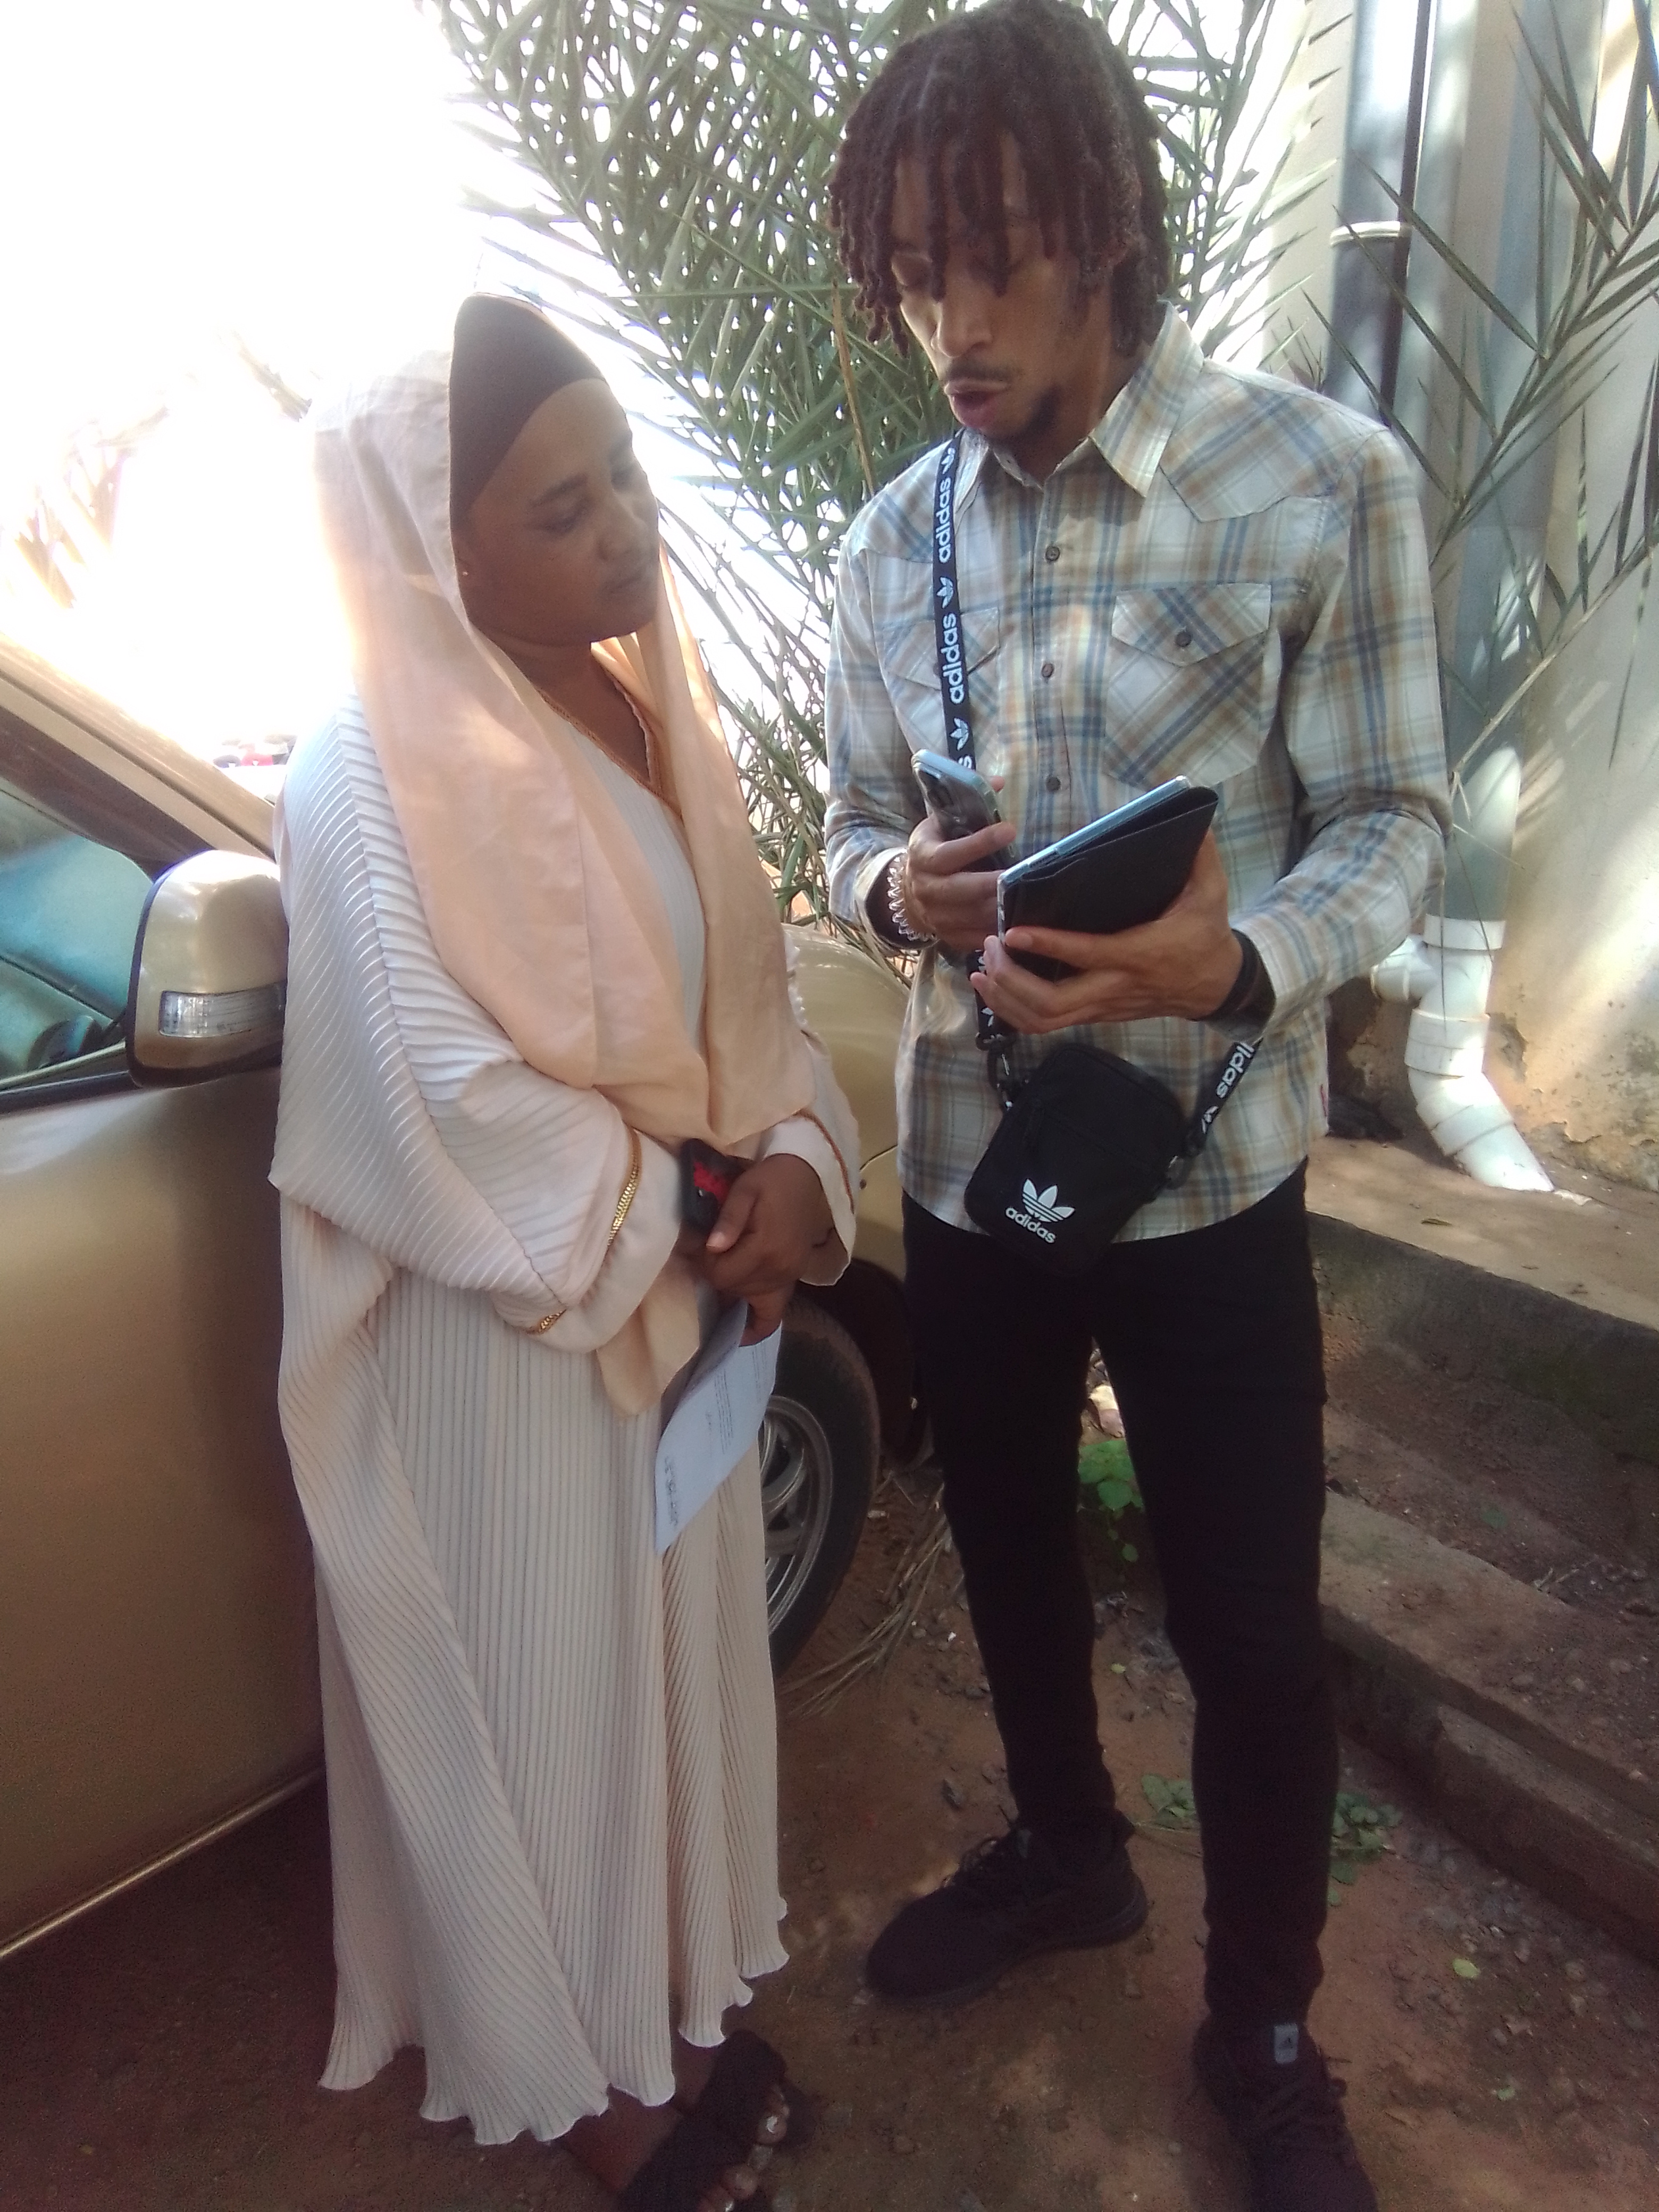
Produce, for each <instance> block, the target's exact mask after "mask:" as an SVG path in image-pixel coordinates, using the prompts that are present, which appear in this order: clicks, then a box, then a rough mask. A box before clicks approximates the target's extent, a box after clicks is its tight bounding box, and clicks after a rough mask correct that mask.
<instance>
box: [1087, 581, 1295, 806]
mask: <svg viewBox="0 0 1659 2212" xmlns="http://www.w3.org/2000/svg"><path fill="white" fill-rule="evenodd" d="M1279 662H1280V653H1279V632H1278V631H1277V630H1276V629H1274V628H1273V587H1272V586H1271V585H1269V584H1188V585H1171V586H1166V587H1164V588H1160V589H1152V590H1145V591H1131V592H1119V593H1118V594H1117V597H1116V599H1115V600H1114V602H1113V605H1112V641H1111V649H1110V651H1109V654H1108V657H1107V663H1106V732H1105V734H1106V742H1107V746H1108V750H1109V751H1110V752H1111V753H1112V754H1113V755H1114V756H1115V757H1116V759H1117V763H1118V765H1119V771H1120V773H1121V774H1122V775H1124V779H1125V781H1130V782H1133V783H1137V784H1145V785H1150V784H1153V783H1158V782H1159V781H1162V780H1163V779H1164V778H1165V777H1166V776H1171V775H1187V776H1190V777H1191V778H1192V780H1193V781H1194V783H1220V782H1222V781H1225V779H1226V778H1227V777H1228V776H1231V775H1241V774H1242V773H1243V770H1244V769H1248V768H1249V766H1250V764H1251V763H1252V762H1253V761H1254V760H1255V757H1256V755H1257V754H1258V753H1259V752H1260V751H1261V747H1262V745H1263V744H1264V743H1265V742H1266V740H1267V732H1269V730H1271V729H1272V727H1273V714H1274V712H1275V707H1276V702H1277V699H1278V692H1279Z"/></svg>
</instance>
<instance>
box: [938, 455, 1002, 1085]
mask: <svg viewBox="0 0 1659 2212" xmlns="http://www.w3.org/2000/svg"><path fill="white" fill-rule="evenodd" d="M961 462H962V433H961V431H960V430H958V431H957V434H956V435H955V437H953V438H952V439H951V441H950V443H949V444H948V445H947V446H946V447H945V450H944V452H943V453H941V454H940V455H939V474H938V476H937V477H935V478H934V480H933V645H934V650H935V653H936V654H937V657H938V661H939V701H940V704H941V705H942V706H943V708H944V709H945V751H946V752H947V753H948V754H949V755H950V757H951V759H952V760H953V761H960V762H962V763H963V766H964V767H967V768H972V766H973V765H974V716H973V709H972V708H970V707H969V704H968V652H967V644H966V641H965V640H964V638H963V633H962V594H961V592H960V591H959V590H958V589H957V471H958V470H959V468H960V465H961ZM982 964H983V963H982V962H981V959H980V956H979V954H978V953H977V952H972V953H969V956H968V973H969V975H976V974H977V973H978V972H979V969H980V968H981V966H982ZM969 989H970V990H972V989H973V986H972V984H971V983H970V984H969ZM974 1010H975V1027H974V1041H975V1043H976V1044H977V1045H978V1047H979V1048H980V1050H981V1052H982V1053H985V1054H987V1055H988V1058H987V1063H986V1064H987V1068H988V1069H989V1071H990V1076H991V1080H992V1082H993V1083H994V1084H995V1085H997V1086H998V1088H999V1089H1000V1088H1001V1078H1000V1076H999V1074H998V1073H997V1070H998V1066H999V1063H1000V1060H1001V1059H1002V1058H1003V1056H1004V1055H1006V1053H1007V1051H1008V1048H1009V1047H1010V1046H1011V1045H1012V1042H1013V1033H1012V1030H1009V1029H1008V1028H1007V1027H1006V1024H1004V1023H1003V1021H1002V1020H1001V1018H1000V1016H998V1015H996V1014H994V1013H993V1012H992V1011H991V1009H990V1007H989V1006H987V1004H986V1003H985V1000H983V999H981V997H980V995H979V994H978V992H977V991H975V992H974Z"/></svg>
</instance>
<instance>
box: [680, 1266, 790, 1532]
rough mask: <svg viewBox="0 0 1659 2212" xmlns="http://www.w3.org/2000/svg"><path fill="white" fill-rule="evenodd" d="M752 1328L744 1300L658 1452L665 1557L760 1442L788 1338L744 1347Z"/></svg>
mask: <svg viewBox="0 0 1659 2212" xmlns="http://www.w3.org/2000/svg"><path fill="white" fill-rule="evenodd" d="M748 1322H749V1308H748V1306H747V1305H746V1304H744V1301H743V1300H742V1299H739V1300H738V1303H737V1304H736V1305H734V1306H728V1307H727V1308H726V1311H725V1312H724V1313H723V1314H722V1315H721V1316H720V1322H719V1324H718V1326H717V1327H716V1328H715V1330H714V1334H713V1335H712V1336H711V1337H710V1338H709V1340H708V1343H707V1344H705V1345H704V1346H703V1348H702V1351H701V1352H699V1353H698V1355H697V1364H696V1366H695V1367H694V1368H693V1369H692V1370H691V1379H690V1382H689V1383H687V1384H686V1386H685V1389H684V1392H683V1394H682V1395H681V1398H680V1401H679V1403H678V1405H677V1406H676V1407H675V1408H674V1410H673V1413H671V1415H670V1416H669V1419H668V1422H667V1425H666V1426H665V1428H664V1430H663V1432H662V1439H661V1442H660V1443H659V1444H658V1446H657V1549H658V1550H659V1552H665V1551H666V1550H667V1549H668V1547H669V1546H670V1545H671V1543H672V1542H673V1541H674V1539H675V1537H676V1536H678V1534H679V1533H680V1531H681V1529H682V1528H684V1527H685V1525H686V1523H687V1522H689V1521H690V1519H691V1518H692V1517H693V1516H694V1515H695V1514H696V1513H697V1512H699V1511H700V1510H701V1509H702V1507H703V1506H705V1505H706V1504H708V1500H709V1499H710V1498H712V1497H713V1496H714V1492H716V1491H717V1490H718V1489H719V1488H720V1485H721V1483H723V1482H724V1481H725V1480H726V1476H727V1475H728V1474H731V1472H732V1468H734V1467H735V1466H736V1465H737V1463H738V1461H739V1460H740V1459H741V1458H742V1457H743V1455H744V1453H745V1452H746V1451H747V1450H748V1449H749V1448H750V1445H751V1444H752V1443H754V1441H755V1439H756V1437H757V1436H758V1435H759V1434H760V1425H761V1422H762V1420H763V1418H764V1416H765V1413H766V1406H767V1401H768V1400H769V1398H770V1397H771V1395H772V1385H773V1383H774V1381H775V1378H776V1376H777V1371H778V1346H779V1345H780V1343H781V1341H782V1333H781V1330H778V1329H774V1330H773V1332H772V1334H771V1335H770V1336H766V1337H763V1338H762V1339H761V1340H760V1342H759V1343H758V1344H740V1343H739V1342H738V1338H739V1337H741V1336H742V1334H743V1332H744V1328H746V1327H747V1326H748Z"/></svg>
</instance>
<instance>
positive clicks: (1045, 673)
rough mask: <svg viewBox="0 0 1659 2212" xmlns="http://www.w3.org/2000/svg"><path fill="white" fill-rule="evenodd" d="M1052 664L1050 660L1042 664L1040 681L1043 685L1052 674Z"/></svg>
mask: <svg viewBox="0 0 1659 2212" xmlns="http://www.w3.org/2000/svg"><path fill="white" fill-rule="evenodd" d="M1053 674H1054V662H1053V661H1052V660H1045V661H1044V662H1043V664H1042V680H1043V682H1044V683H1045V684H1046V683H1047V682H1048V678H1050V677H1051V676H1052V675H1053Z"/></svg>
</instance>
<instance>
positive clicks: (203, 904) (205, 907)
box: [124, 852, 288, 1084]
mask: <svg viewBox="0 0 1659 2212" xmlns="http://www.w3.org/2000/svg"><path fill="white" fill-rule="evenodd" d="M287 1000H288V922H287V919H286V917H285V916H284V915H283V899H282V893H281V890H280V889H279V888H278V884H277V878H276V867H275V866H274V864H273V863H272V862H271V861H270V860H258V859H256V858H254V857H253V856H252V854H245V853H218V852H210V853H195V854H191V857H190V859H189V860H180V861H179V864H178V866H176V867H173V868H169V869H168V870H167V873H166V874H165V875H164V876H162V877H161V878H159V879H158V880H157V882H156V884H155V888H154V890H152V891H151V892H150V895H149V898H148V900H147V901H146V902H145V904H144V911H143V917H142V919H141V920H140V921H139V924H138V941H137V945H136V946H135V947H134V950H133V956H132V980H131V983H130V984H129V985H128V987H127V1006H126V1016H125V1023H124V1027H125V1035H126V1046H127V1065H128V1066H129V1068H130V1069H131V1073H132V1076H133V1079H134V1081H135V1082H138V1083H146V1084H166V1083H190V1082H192V1081H196V1080H197V1079H200V1078H202V1077H204V1076H209V1075H228V1074H233V1073H236V1072H237V1071H238V1070H240V1069H243V1068H250V1067H266V1066H270V1065H271V1064H272V1063H273V1062H274V1061H276V1060H280V1059H281V1057H282V1052H283V1008H284V1006H285V1005H286V1003H287Z"/></svg>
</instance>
